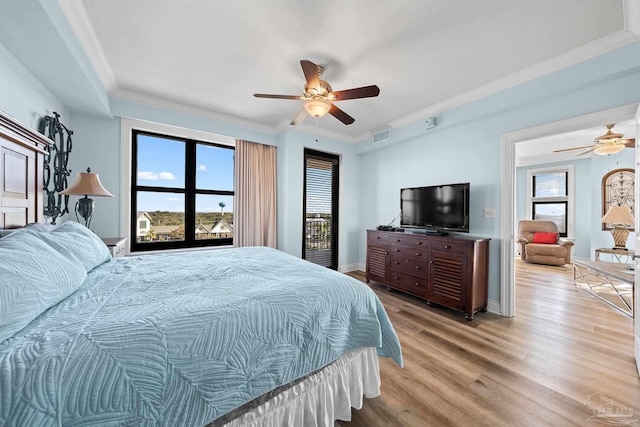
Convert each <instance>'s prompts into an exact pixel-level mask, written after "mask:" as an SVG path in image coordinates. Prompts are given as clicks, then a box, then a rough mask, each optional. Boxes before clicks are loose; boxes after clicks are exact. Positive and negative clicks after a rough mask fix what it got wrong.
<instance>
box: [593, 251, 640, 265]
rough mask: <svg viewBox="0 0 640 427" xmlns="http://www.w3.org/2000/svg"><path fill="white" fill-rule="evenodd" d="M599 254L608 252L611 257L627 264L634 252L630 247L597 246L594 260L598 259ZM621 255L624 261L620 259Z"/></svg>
mask: <svg viewBox="0 0 640 427" xmlns="http://www.w3.org/2000/svg"><path fill="white" fill-rule="evenodd" d="M600 254H609V255H611V258H612V259H615V260H616V261H618V262H620V263H622V264H627V263H628V262H629V261H630V260H632V259H633V256H634V255H635V252H634V251H633V250H631V249H615V248H598V249H596V261H600ZM622 257H625V259H624V261H622Z"/></svg>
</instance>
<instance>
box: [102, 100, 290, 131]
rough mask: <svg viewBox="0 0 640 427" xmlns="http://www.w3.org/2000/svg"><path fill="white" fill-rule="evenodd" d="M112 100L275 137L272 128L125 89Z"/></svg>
mask: <svg viewBox="0 0 640 427" xmlns="http://www.w3.org/2000/svg"><path fill="white" fill-rule="evenodd" d="M112 98H113V99H116V100H121V101H130V102H134V103H137V104H142V105H144V106H147V107H151V108H160V109H163V110H170V111H175V112H178V113H184V114H189V115H193V116H197V117H202V118H206V119H212V120H216V121H220V122H223V123H224V124H230V125H237V126H242V127H244V128H247V129H250V130H255V131H259V132H263V133H266V134H269V135H277V134H278V132H277V130H276V129H275V128H274V127H272V126H266V125H263V124H259V123H256V122H252V121H249V120H245V119H241V118H238V117H235V116H230V115H227V114H222V113H217V112H215V111H213V110H209V109H207V108H201V107H195V106H193V105H189V104H183V103H180V102H176V101H171V100H167V99H164V98H158V97H155V96H151V95H146V94H142V93H139V92H134V91H131V90H125V89H116V90H115V91H114V93H113V94H112Z"/></svg>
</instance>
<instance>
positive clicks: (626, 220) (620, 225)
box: [602, 205, 635, 249]
mask: <svg viewBox="0 0 640 427" xmlns="http://www.w3.org/2000/svg"><path fill="white" fill-rule="evenodd" d="M602 223H606V224H613V225H614V228H613V229H612V230H611V235H612V236H613V242H614V244H615V246H614V249H626V245H627V236H628V235H629V230H627V227H628V226H632V225H634V223H635V219H634V218H633V215H631V210H630V209H629V208H628V207H627V206H619V205H614V206H611V207H610V208H609V210H608V211H607V213H606V214H605V215H604V216H603V217H602Z"/></svg>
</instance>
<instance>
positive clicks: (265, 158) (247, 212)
mask: <svg viewBox="0 0 640 427" xmlns="http://www.w3.org/2000/svg"><path fill="white" fill-rule="evenodd" d="M234 181H235V199H234V202H233V204H234V208H233V210H234V215H233V216H234V218H233V222H234V227H233V228H234V232H233V245H234V246H237V247H241V246H269V247H272V248H275V247H276V231H277V230H276V221H277V218H276V147H272V146H270V145H263V144H257V143H254V142H250V141H243V140H240V139H239V140H236V153H235V172H234Z"/></svg>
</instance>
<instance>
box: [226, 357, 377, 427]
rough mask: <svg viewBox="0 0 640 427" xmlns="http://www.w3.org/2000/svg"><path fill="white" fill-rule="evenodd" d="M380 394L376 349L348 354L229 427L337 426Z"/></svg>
mask: <svg viewBox="0 0 640 427" xmlns="http://www.w3.org/2000/svg"><path fill="white" fill-rule="evenodd" d="M378 395H380V365H379V362H378V354H377V351H376V349H375V348H373V347H367V348H361V349H358V350H354V351H352V352H350V353H347V354H345V355H344V356H342V357H341V358H340V359H338V360H336V362H335V363H333V364H331V365H329V366H328V367H326V368H324V369H323V370H321V371H319V372H317V373H315V374H314V375H312V376H310V377H309V378H307V379H305V380H304V381H302V382H300V383H298V384H296V385H295V386H293V387H291V388H289V389H287V390H285V391H283V392H282V393H280V394H278V395H277V396H274V397H273V398H272V399H271V400H268V401H267V402H265V403H264V404H262V405H260V406H258V407H257V408H255V409H253V410H252V411H249V412H247V413H246V414H244V415H242V416H240V417H239V418H236V419H235V420H233V421H231V422H229V423H228V424H225V427H240V426H243V427H245V426H247V427H285V426H304V427H333V425H334V421H335V420H343V421H350V420H351V408H356V409H360V408H362V401H363V396H366V397H376V396H378Z"/></svg>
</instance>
